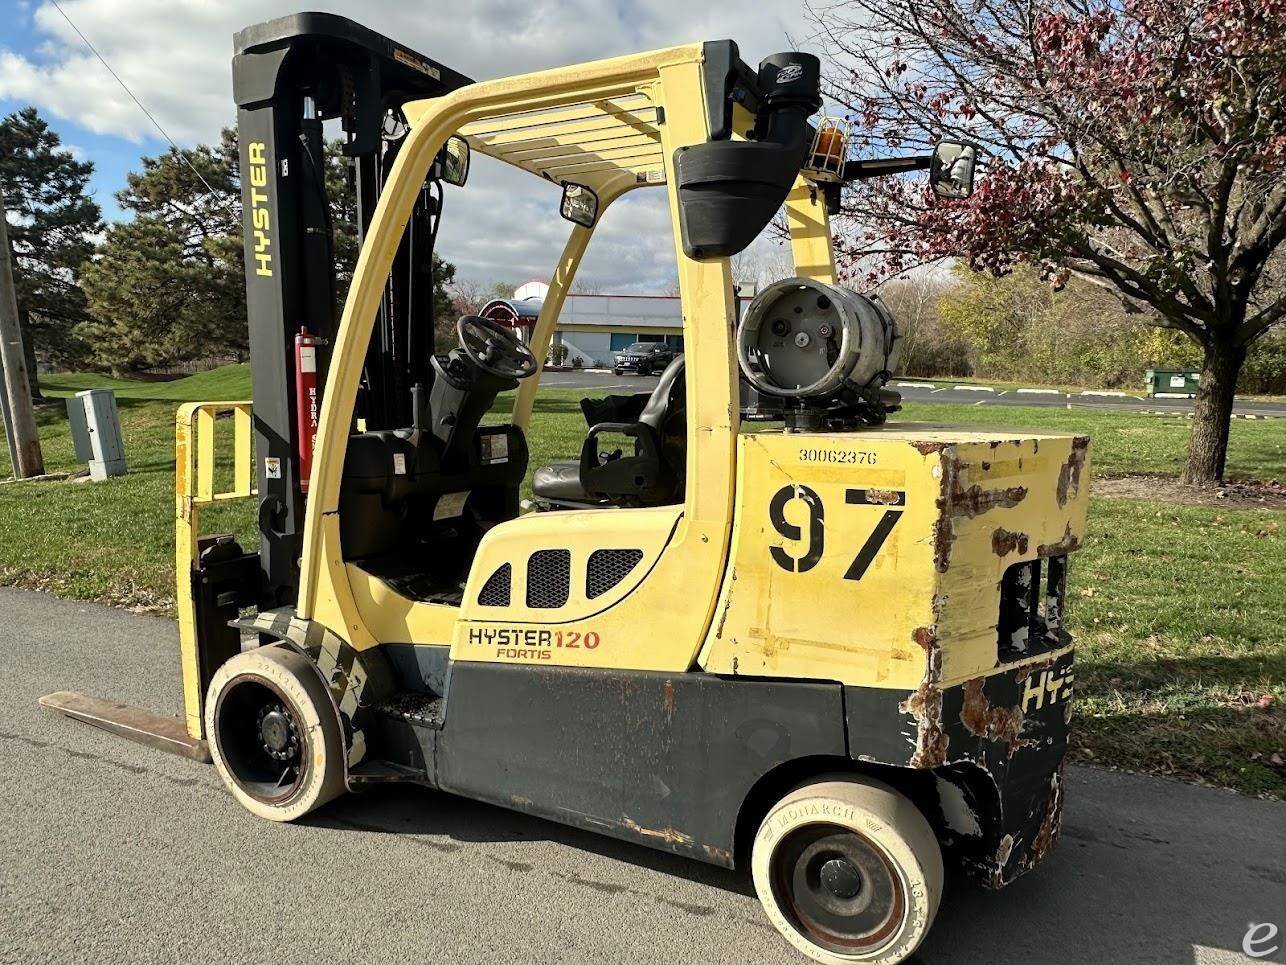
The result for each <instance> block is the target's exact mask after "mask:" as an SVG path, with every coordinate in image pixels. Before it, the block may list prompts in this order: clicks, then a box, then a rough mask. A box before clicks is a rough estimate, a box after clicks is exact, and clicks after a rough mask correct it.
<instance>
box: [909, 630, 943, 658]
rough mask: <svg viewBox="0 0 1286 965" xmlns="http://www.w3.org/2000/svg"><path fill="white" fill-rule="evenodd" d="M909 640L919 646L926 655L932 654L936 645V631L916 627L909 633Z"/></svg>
mask: <svg viewBox="0 0 1286 965" xmlns="http://www.w3.org/2000/svg"><path fill="white" fill-rule="evenodd" d="M911 639H912V640H914V641H915V642H916V643H918V644H919V645H920V647H921V648H922V649H923V650H924V652H925V653H926V654H930V655H931V654H932V653H933V649H934V647H936V646H937V645H938V631H936V630H934V629H933V627H916V628H915V629H914V630H912V631H911Z"/></svg>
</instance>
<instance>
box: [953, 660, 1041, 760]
mask: <svg viewBox="0 0 1286 965" xmlns="http://www.w3.org/2000/svg"><path fill="white" fill-rule="evenodd" d="M960 722H961V723H962V724H964V725H965V730H967V731H969V733H971V734H973V735H975V736H977V737H983V738H986V739H987V740H989V741H1001V742H1003V743H1004V745H1005V747H1006V748H1007V749H1008V751H1009V756H1010V757H1013V756H1014V754H1015V753H1016V752H1017V751H1018V750H1019V749H1020V748H1022V747H1034V746H1036V742H1035V741H1032V740H1023V738H1022V736H1021V735H1022V732H1023V725H1024V724H1025V723H1026V718H1025V717H1024V716H1023V712H1022V710H1021V709H1019V708H1018V707H993V706H991V704H990V703H988V701H987V695H986V694H985V693H984V692H983V678H982V677H975V678H974V679H973V680H968V681H965V685H964V706H963V707H962V708H961V709H960Z"/></svg>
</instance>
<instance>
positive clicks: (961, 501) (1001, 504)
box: [946, 479, 1027, 519]
mask: <svg viewBox="0 0 1286 965" xmlns="http://www.w3.org/2000/svg"><path fill="white" fill-rule="evenodd" d="M953 481H955V480H954V479H953ZM1026 498H1027V487H1026V486H1009V487H1007V488H1005V489H983V488H982V487H981V486H979V485H978V484H977V483H975V484H974V485H972V486H970V487H969V488H968V489H960V488H959V487H958V486H957V487H956V488H954V489H953V490H952V491H951V494H950V496H949V498H948V500H947V506H946V508H947V510H948V511H949V512H950V513H951V515H952V516H965V517H968V518H970V519H972V518H973V517H974V516H981V515H983V514H984V513H989V512H991V511H992V510H993V509H1012V508H1013V507H1015V506H1017V505H1018V504H1019V503H1021V502H1022V501H1023V500H1024V499H1026Z"/></svg>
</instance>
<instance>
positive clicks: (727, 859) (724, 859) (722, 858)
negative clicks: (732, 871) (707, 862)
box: [701, 844, 732, 867]
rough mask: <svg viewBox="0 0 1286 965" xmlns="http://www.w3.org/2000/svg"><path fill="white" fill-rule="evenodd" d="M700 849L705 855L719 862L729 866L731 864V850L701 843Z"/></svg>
mask: <svg viewBox="0 0 1286 965" xmlns="http://www.w3.org/2000/svg"><path fill="white" fill-rule="evenodd" d="M701 850H703V851H704V852H705V853H706V856H707V857H709V858H710V859H711V860H713V861H717V862H719V864H726V865H728V866H729V867H731V866H732V852H731V851H729V850H728V849H727V848H716V847H715V846H714V845H712V844H703V845H702V846H701Z"/></svg>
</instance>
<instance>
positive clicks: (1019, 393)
mask: <svg viewBox="0 0 1286 965" xmlns="http://www.w3.org/2000/svg"><path fill="white" fill-rule="evenodd" d="M656 383H657V379H656V377H655V376H643V375H613V374H612V373H611V372H603V371H598V370H595V371H587V370H584V369H582V370H573V371H567V372H546V373H544V374H543V375H542V376H541V379H540V384H541V385H542V386H549V387H551V388H559V389H584V390H585V391H586V392H596V393H604V394H606V393H617V394H629V393H632V392H651V391H652V389H653V387H654V386H655V385H656ZM889 387H890V388H892V389H894V390H895V391H897V392H900V393H901V394H902V398H903V399H904V400H905V401H907V402H959V403H966V404H970V405H1004V406H1012V405H1034V406H1054V407H1056V408H1060V409H1074V408H1080V407H1085V408H1090V409H1109V410H1116V411H1122V412H1146V413H1153V414H1156V415H1172V416H1185V415H1190V414H1191V413H1192V406H1193V400H1192V399H1171V398H1154V399H1149V398H1142V397H1139V396H1135V395H1131V394H1129V393H1126V392H1073V393H1067V392H1059V391H1058V390H1057V389H1044V388H1039V389H1038V388H1030V389H1021V388H1020V389H1006V388H997V387H996V386H986V385H982V386H977V385H971V386H962V385H953V384H950V383H944V382H929V381H922V380H918V379H894V380H893V381H892V383H890V386H889ZM1233 412H1234V414H1235V415H1236V416H1237V417H1239V418H1243V419H1283V418H1286V403H1283V402H1258V401H1254V400H1251V399H1238V400H1237V403H1236V405H1235V406H1234V408H1233Z"/></svg>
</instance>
